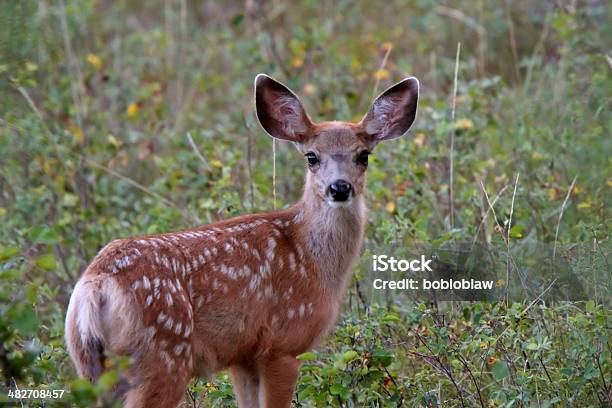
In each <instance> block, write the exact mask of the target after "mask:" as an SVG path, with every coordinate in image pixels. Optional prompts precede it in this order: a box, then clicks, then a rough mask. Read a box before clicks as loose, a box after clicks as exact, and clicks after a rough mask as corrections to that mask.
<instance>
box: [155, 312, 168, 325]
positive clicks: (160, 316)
mask: <svg viewBox="0 0 612 408" xmlns="http://www.w3.org/2000/svg"><path fill="white" fill-rule="evenodd" d="M167 318H168V316H167V315H166V314H165V313H164V312H161V313H160V314H158V315H157V324H162V323H163V322H165V321H166V319H167Z"/></svg>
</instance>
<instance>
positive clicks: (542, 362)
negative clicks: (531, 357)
mask: <svg viewBox="0 0 612 408" xmlns="http://www.w3.org/2000/svg"><path fill="white" fill-rule="evenodd" d="M538 360H540V364H542V367H544V372H545V373H546V377H548V381H550V383H551V384H552V383H553V380H552V378H550V374H548V369H547V368H546V365H545V364H544V361H543V360H542V356H541V355H539V354H538Z"/></svg>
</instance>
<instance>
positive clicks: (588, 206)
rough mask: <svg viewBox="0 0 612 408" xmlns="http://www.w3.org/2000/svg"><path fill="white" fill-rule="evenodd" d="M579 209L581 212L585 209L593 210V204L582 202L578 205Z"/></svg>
mask: <svg viewBox="0 0 612 408" xmlns="http://www.w3.org/2000/svg"><path fill="white" fill-rule="evenodd" d="M578 208H579V209H580V210H584V209H587V208H591V202H590V201H583V202H581V203H578Z"/></svg>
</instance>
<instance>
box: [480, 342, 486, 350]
mask: <svg viewBox="0 0 612 408" xmlns="http://www.w3.org/2000/svg"><path fill="white" fill-rule="evenodd" d="M486 348H487V343H485V342H482V343H480V349H481V350H484V349H486Z"/></svg>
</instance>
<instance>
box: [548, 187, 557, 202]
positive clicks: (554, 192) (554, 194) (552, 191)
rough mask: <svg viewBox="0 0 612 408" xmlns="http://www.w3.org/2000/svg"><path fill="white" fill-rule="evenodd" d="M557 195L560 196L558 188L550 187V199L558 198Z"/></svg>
mask: <svg viewBox="0 0 612 408" xmlns="http://www.w3.org/2000/svg"><path fill="white" fill-rule="evenodd" d="M557 197H559V192H558V191H557V189H556V188H549V189H548V198H549V199H550V200H556V199H557Z"/></svg>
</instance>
